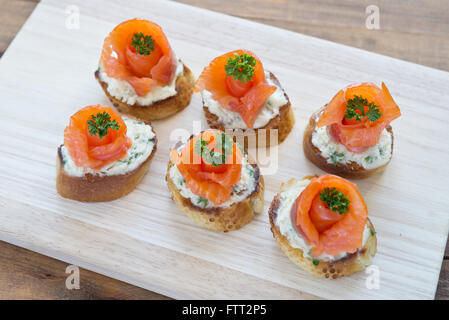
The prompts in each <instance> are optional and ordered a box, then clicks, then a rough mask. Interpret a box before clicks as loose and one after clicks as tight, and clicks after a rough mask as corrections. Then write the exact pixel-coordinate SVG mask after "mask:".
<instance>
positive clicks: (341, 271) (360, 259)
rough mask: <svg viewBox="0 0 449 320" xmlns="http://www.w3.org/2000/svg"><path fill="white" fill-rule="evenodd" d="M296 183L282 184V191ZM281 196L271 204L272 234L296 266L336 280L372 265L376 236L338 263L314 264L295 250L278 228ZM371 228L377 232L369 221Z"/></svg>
mask: <svg viewBox="0 0 449 320" xmlns="http://www.w3.org/2000/svg"><path fill="white" fill-rule="evenodd" d="M311 178H313V177H312V176H309V177H304V178H303V179H311ZM295 183H296V179H291V180H290V181H288V182H287V183H282V185H281V191H284V190H287V189H288V188H289V187H291V186H292V185H294V184H295ZM279 197H280V196H279V194H277V195H276V196H275V197H274V199H273V201H272V202H271V206H270V209H269V210H268V216H269V219H270V225H271V232H272V233H273V237H274V238H275V239H276V240H277V242H278V243H279V246H280V247H281V250H282V251H283V252H284V253H285V254H286V256H287V257H288V258H289V259H290V261H291V262H293V263H294V264H296V265H297V266H298V267H300V268H301V269H303V270H305V271H307V272H309V273H311V274H313V275H314V276H318V277H323V278H328V279H336V278H339V277H343V276H348V275H350V274H353V273H355V272H357V271H361V270H363V269H365V268H366V267H367V266H368V265H370V264H371V261H372V258H373V257H374V255H375V254H376V251H377V237H376V234H375V233H374V235H370V237H369V238H368V240H367V242H366V244H365V246H364V247H363V248H362V249H359V250H357V251H356V252H355V253H352V254H349V255H348V256H346V257H345V258H342V259H340V260H336V261H332V262H330V261H319V263H318V265H314V264H313V259H311V258H308V257H305V256H304V252H303V250H301V249H297V248H294V247H292V246H291V245H290V243H289V242H288V240H287V238H286V237H285V236H284V235H282V234H281V232H280V230H279V227H278V226H276V223H275V221H276V217H277V212H278V209H279V205H280V198H279ZM367 223H368V225H369V228H370V229H371V230H373V232H374V231H375V229H374V226H373V224H372V223H371V221H370V220H369V219H368V221H367Z"/></svg>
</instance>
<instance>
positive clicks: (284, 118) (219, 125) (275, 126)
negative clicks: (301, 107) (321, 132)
mask: <svg viewBox="0 0 449 320" xmlns="http://www.w3.org/2000/svg"><path fill="white" fill-rule="evenodd" d="M270 78H271V80H272V81H273V82H275V83H276V84H277V85H278V86H279V87H281V85H280V83H279V80H278V79H277V78H276V76H275V75H274V74H273V73H271V72H270ZM284 95H285V98H286V99H287V103H286V104H285V105H283V106H281V107H280V108H279V114H278V115H277V116H276V117H274V118H273V119H271V120H270V121H269V122H268V123H267V124H266V125H265V126H264V127H262V128H257V129H254V130H253V129H241V130H238V131H239V133H238V136H240V135H241V136H245V135H251V134H253V135H254V134H255V135H256V137H255V138H256V140H255V141H257V137H258V132H259V130H261V129H265V130H266V147H269V146H270V145H276V144H277V143H281V142H283V141H284V140H285V139H286V138H287V136H288V134H289V133H290V131H292V129H293V126H294V125H295V115H294V114H293V110H292V107H291V103H290V99H289V98H288V96H287V94H286V93H285V92H284ZM203 110H204V115H205V117H206V120H207V123H208V124H209V127H211V128H213V129H219V130H222V131H225V130H226V129H228V130H229V129H234V128H226V127H225V126H224V124H223V122H222V121H220V119H219V118H218V117H217V115H215V114H213V113H212V112H210V111H209V108H208V107H207V106H206V105H204V103H203ZM270 130H278V139H277V140H278V141H270ZM243 144H244V147H245V149H246V148H247V145H246V142H245V143H243Z"/></svg>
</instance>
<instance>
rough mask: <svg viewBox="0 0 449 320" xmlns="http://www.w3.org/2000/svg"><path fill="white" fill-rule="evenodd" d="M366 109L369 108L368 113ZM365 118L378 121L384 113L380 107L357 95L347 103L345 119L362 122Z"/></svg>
mask: <svg viewBox="0 0 449 320" xmlns="http://www.w3.org/2000/svg"><path fill="white" fill-rule="evenodd" d="M365 107H368V110H367V111H366V112H365ZM363 117H367V118H368V120H370V121H377V120H379V119H380V117H382V112H380V107H379V106H377V105H375V104H374V102H368V100H367V99H365V98H363V97H362V96H357V95H356V96H354V98H352V99H349V100H348V102H347V103H346V113H345V118H346V119H355V120H356V121H359V122H361V121H362V118H363Z"/></svg>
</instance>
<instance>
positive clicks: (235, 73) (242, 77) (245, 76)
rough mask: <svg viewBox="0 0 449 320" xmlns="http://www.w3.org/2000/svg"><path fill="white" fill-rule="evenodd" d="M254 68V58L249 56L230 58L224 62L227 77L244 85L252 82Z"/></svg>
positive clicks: (236, 55)
mask: <svg viewBox="0 0 449 320" xmlns="http://www.w3.org/2000/svg"><path fill="white" fill-rule="evenodd" d="M255 66H256V58H254V57H253V56H252V55H249V54H246V53H244V54H242V55H238V54H235V56H234V57H230V58H229V59H228V60H227V61H226V66H225V71H226V75H227V76H232V77H233V78H234V80H237V81H240V82H242V83H246V82H247V81H252V79H253V76H254V67H255Z"/></svg>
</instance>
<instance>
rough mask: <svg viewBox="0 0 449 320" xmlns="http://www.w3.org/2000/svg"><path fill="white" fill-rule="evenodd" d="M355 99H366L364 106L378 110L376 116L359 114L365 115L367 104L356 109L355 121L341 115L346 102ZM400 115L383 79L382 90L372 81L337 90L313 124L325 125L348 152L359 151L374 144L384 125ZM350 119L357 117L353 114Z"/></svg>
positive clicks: (346, 107)
mask: <svg viewBox="0 0 449 320" xmlns="http://www.w3.org/2000/svg"><path fill="white" fill-rule="evenodd" d="M355 98H357V99H358V101H359V102H360V101H365V102H368V105H370V106H371V107H372V108H373V109H377V110H378V111H379V112H380V116H377V117H376V116H375V117H374V118H375V121H372V120H370V119H369V118H368V117H367V116H363V114H362V111H363V113H366V114H368V113H367V112H368V111H369V106H368V105H365V106H363V108H364V110H362V109H360V111H356V113H358V114H359V118H360V119H359V120H355V119H348V118H347V117H346V116H345V115H346V113H347V109H348V105H349V103H351V101H355ZM363 99H365V100H363ZM400 115H401V111H400V110H399V107H398V105H397V104H396V102H395V101H394V100H393V98H392V96H391V94H390V92H389V90H388V89H387V87H386V85H385V84H384V83H383V82H382V89H380V88H379V87H378V86H376V85H375V84H373V83H361V84H355V85H350V86H348V87H346V88H345V89H343V90H340V91H339V92H338V93H337V94H336V95H335V96H334V97H333V98H332V100H331V101H330V102H329V104H328V105H327V107H326V109H325V110H324V112H323V113H322V115H321V117H320V119H319V120H318V122H317V127H323V126H328V128H329V132H330V133H331V135H332V136H333V138H334V139H336V140H337V141H338V142H339V143H341V144H343V145H344V146H345V147H346V148H347V149H348V150H349V151H352V152H361V151H363V150H365V149H366V148H368V147H372V146H375V145H376V144H377V143H378V142H379V138H380V134H381V133H382V131H383V130H384V129H385V127H386V126H388V125H389V124H390V122H391V121H393V120H394V119H396V118H398V117H400ZM354 118H357V117H355V116H354ZM373 120H374V119H373Z"/></svg>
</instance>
